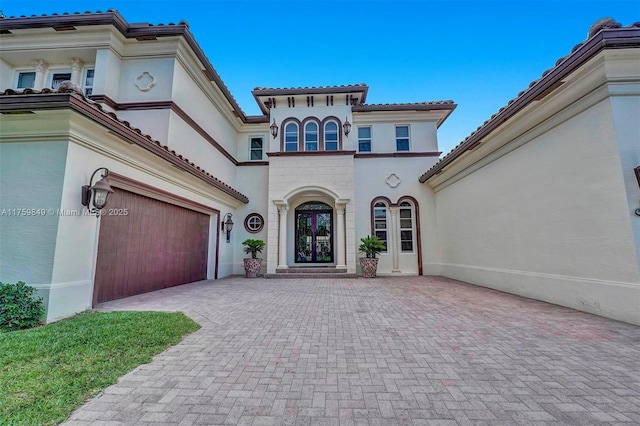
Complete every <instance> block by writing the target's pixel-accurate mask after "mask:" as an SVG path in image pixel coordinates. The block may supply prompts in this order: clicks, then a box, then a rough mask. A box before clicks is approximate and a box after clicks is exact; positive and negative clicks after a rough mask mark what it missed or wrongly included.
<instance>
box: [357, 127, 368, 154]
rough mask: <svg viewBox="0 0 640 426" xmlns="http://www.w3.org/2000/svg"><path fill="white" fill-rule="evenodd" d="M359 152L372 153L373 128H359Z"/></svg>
mask: <svg viewBox="0 0 640 426" xmlns="http://www.w3.org/2000/svg"><path fill="white" fill-rule="evenodd" d="M358 151H360V152H371V127H370V126H367V127H358Z"/></svg>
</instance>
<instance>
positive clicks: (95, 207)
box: [82, 167, 113, 214]
mask: <svg viewBox="0 0 640 426" xmlns="http://www.w3.org/2000/svg"><path fill="white" fill-rule="evenodd" d="M100 170H104V173H103V174H102V178H101V179H100V180H99V181H97V182H96V183H95V185H94V184H93V178H94V177H95V175H96V173H98V172H99V171H100ZM107 176H109V170H108V169H107V168H105V167H100V168H99V169H96V171H95V172H93V174H92V175H91V179H89V185H82V205H83V206H85V207H86V208H87V209H89V211H90V212H91V213H92V214H97V213H98V212H99V211H100V210H101V209H102V208H103V207H104V206H105V205H106V204H107V199H108V198H109V194H113V189H111V186H110V185H109V181H108V180H107Z"/></svg>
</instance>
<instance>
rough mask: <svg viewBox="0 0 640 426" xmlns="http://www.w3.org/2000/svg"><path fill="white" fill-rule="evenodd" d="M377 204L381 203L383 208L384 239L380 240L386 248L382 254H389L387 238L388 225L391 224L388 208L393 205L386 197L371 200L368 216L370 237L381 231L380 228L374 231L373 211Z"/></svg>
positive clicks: (374, 219)
mask: <svg viewBox="0 0 640 426" xmlns="http://www.w3.org/2000/svg"><path fill="white" fill-rule="evenodd" d="M378 203H382V204H384V206H385V228H384V232H385V235H386V238H382V240H383V241H384V243H385V246H386V247H387V249H386V250H384V251H383V252H382V253H389V237H390V229H389V225H390V224H391V223H390V222H391V217H390V212H389V207H391V206H392V205H393V203H392V202H391V200H390V199H388V198H387V197H376V198H374V199H373V200H371V209H370V214H371V235H378V233H376V231H378V232H380V231H381V229H382V228H380V229H376V215H375V209H376V208H377V207H376V204H378ZM378 208H379V207H378Z"/></svg>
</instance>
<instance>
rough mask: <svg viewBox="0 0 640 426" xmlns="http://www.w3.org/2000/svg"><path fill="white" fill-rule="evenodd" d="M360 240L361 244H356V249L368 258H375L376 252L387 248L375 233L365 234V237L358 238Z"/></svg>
mask: <svg viewBox="0 0 640 426" xmlns="http://www.w3.org/2000/svg"><path fill="white" fill-rule="evenodd" d="M360 242H361V244H360V246H358V250H359V251H360V253H362V254H364V255H365V257H367V258H369V259H375V258H376V257H377V256H378V253H380V252H382V251H384V250H386V249H387V248H386V247H385V245H384V243H383V242H382V240H381V239H380V238H379V237H378V236H377V235H367V236H366V237H363V238H360Z"/></svg>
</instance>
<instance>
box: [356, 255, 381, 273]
mask: <svg viewBox="0 0 640 426" xmlns="http://www.w3.org/2000/svg"><path fill="white" fill-rule="evenodd" d="M360 267H361V268H362V278H375V277H376V271H377V270H378V258H375V259H374V258H370V257H361V258H360Z"/></svg>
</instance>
